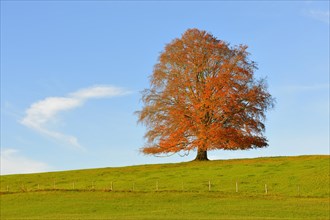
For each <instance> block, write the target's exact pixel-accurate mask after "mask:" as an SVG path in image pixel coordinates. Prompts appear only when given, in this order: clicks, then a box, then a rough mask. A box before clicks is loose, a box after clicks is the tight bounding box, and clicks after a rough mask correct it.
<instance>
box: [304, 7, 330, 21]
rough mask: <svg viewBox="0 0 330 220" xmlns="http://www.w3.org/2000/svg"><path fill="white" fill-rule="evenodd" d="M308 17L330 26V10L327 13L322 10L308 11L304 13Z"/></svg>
mask: <svg viewBox="0 0 330 220" xmlns="http://www.w3.org/2000/svg"><path fill="white" fill-rule="evenodd" d="M304 14H305V15H306V16H308V17H311V18H313V19H315V20H318V21H321V22H324V23H326V24H329V23H330V21H329V19H330V16H329V15H330V13H329V10H327V11H322V10H313V9H311V10H308V11H306V12H305V13H304Z"/></svg>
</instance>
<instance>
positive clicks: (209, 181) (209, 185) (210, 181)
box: [209, 180, 211, 192]
mask: <svg viewBox="0 0 330 220" xmlns="http://www.w3.org/2000/svg"><path fill="white" fill-rule="evenodd" d="M210 191H211V181H210V180H209V192H210Z"/></svg>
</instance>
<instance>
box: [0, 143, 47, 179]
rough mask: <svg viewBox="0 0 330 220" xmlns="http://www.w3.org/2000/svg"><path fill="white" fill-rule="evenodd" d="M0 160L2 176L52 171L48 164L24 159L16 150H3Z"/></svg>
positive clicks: (0, 153)
mask: <svg viewBox="0 0 330 220" xmlns="http://www.w3.org/2000/svg"><path fill="white" fill-rule="evenodd" d="M0 160H1V167H0V168H1V170H0V173H1V175H6V174H19V173H39V172H46V171H49V170H50V167H49V166H48V165H47V164H46V163H43V162H40V161H35V160H31V159H29V158H27V157H24V156H22V155H20V153H19V151H18V150H16V149H10V148H7V149H1V152H0Z"/></svg>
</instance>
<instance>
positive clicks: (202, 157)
mask: <svg viewBox="0 0 330 220" xmlns="http://www.w3.org/2000/svg"><path fill="white" fill-rule="evenodd" d="M206 160H209V159H207V151H206V150H203V149H200V148H198V150H197V156H196V158H195V161H206Z"/></svg>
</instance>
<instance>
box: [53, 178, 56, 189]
mask: <svg viewBox="0 0 330 220" xmlns="http://www.w3.org/2000/svg"><path fill="white" fill-rule="evenodd" d="M53 188H54V189H55V188H56V183H55V180H54V185H53Z"/></svg>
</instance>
